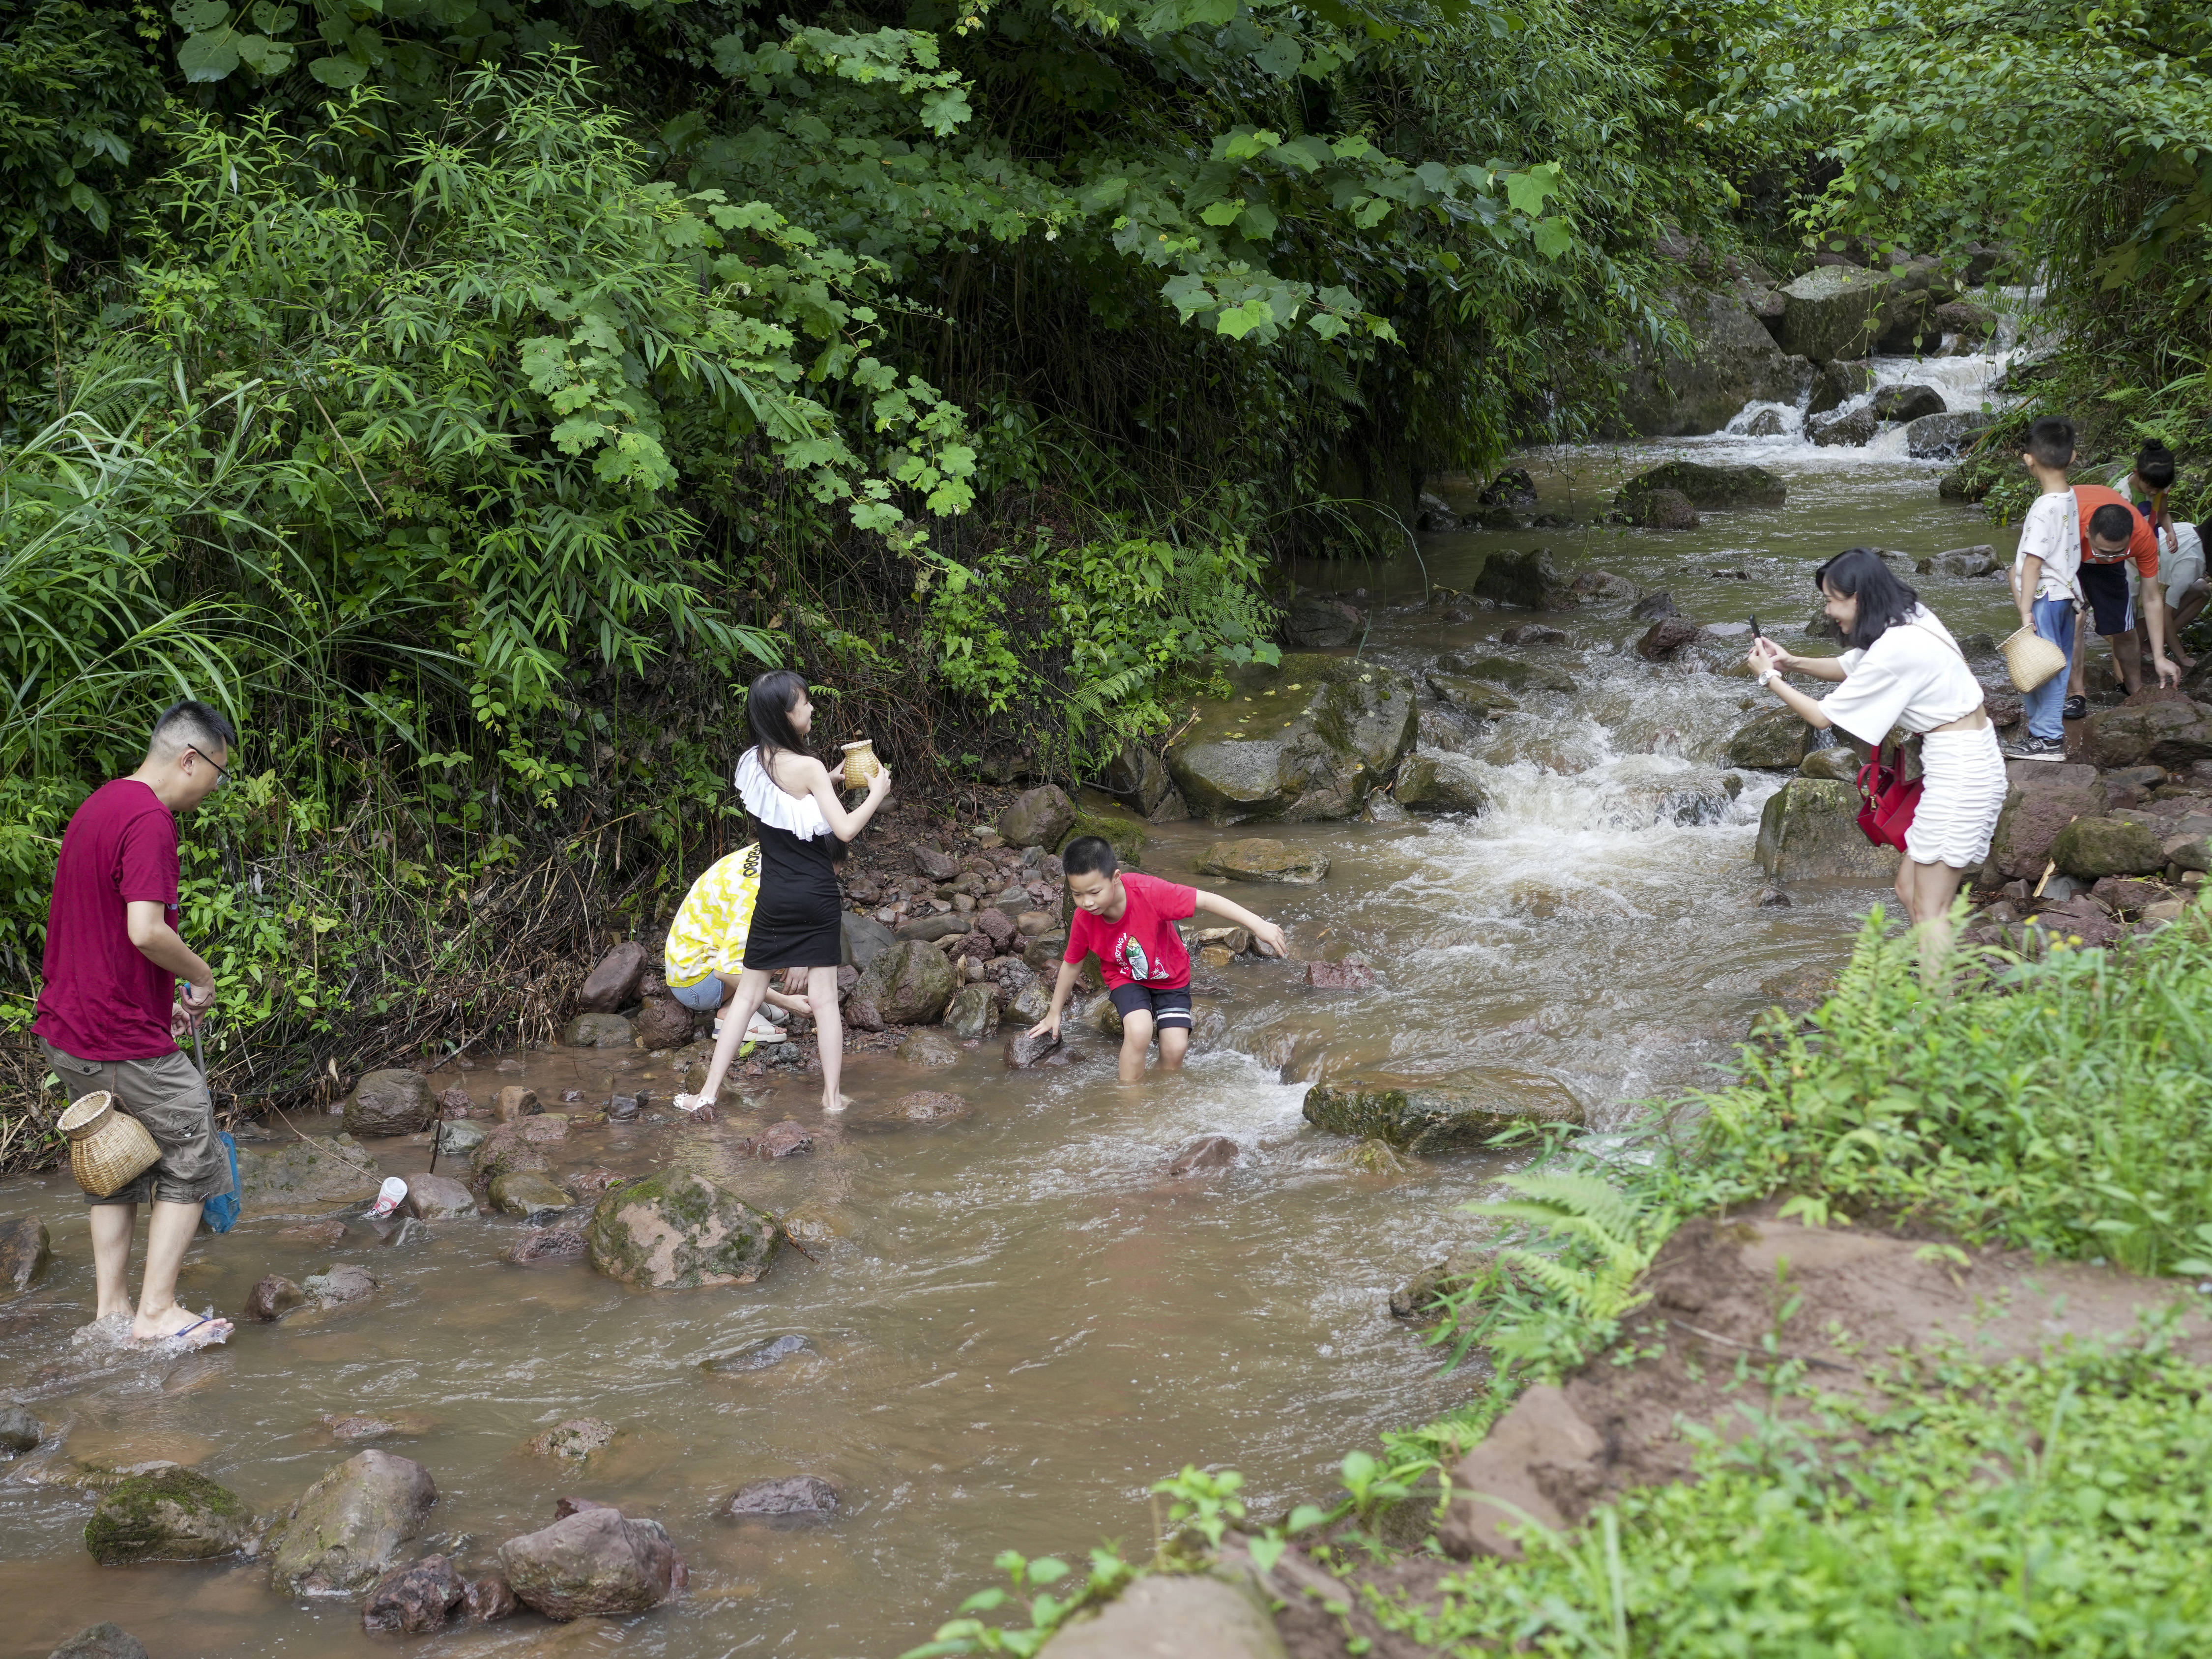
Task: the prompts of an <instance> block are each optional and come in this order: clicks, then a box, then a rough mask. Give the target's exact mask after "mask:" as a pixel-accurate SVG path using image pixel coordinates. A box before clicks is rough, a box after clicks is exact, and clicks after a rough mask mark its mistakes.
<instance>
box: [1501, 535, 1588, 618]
mask: <svg viewBox="0 0 2212 1659" xmlns="http://www.w3.org/2000/svg"><path fill="white" fill-rule="evenodd" d="M1474 596H1475V597H1476V598H1477V599H1488V600H1490V601H1491V602H1492V604H1494V605H1518V606H1520V607H1521V608H1522V609H1523V610H1527V611H1565V610H1567V609H1569V608H1571V607H1572V606H1574V605H1579V604H1581V603H1582V599H1583V594H1582V592H1580V591H1579V590H1578V589H1577V587H1576V586H1575V584H1574V580H1573V579H1572V578H1571V577H1570V576H1569V575H1568V574H1567V573H1566V572H1565V571H1564V570H1561V569H1560V568H1559V565H1558V563H1557V562H1555V561H1554V560H1553V557H1552V550H1551V549H1550V548H1548V547H1532V548H1528V549H1527V550H1523V551H1521V552H1513V551H1510V550H1500V551H1498V552H1496V553H1492V555H1490V556H1489V557H1487V558H1486V559H1485V560H1483V562H1482V568H1481V569H1480V571H1479V572H1477V573H1476V574H1475V578H1474Z"/></svg>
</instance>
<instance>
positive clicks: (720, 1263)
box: [516, 1170, 781, 1600]
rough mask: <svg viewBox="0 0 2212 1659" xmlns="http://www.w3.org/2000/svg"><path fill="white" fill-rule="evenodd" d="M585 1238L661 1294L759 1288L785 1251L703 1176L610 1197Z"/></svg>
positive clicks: (626, 1274) (635, 1281)
mask: <svg viewBox="0 0 2212 1659" xmlns="http://www.w3.org/2000/svg"><path fill="white" fill-rule="evenodd" d="M584 1236H585V1237H586V1240H587V1241H589V1243H590V1245H591V1253H592V1267H594V1268H595V1269H597V1270H598V1271H599V1272H600V1273H605V1275H606V1276H607V1277H608V1278H610V1279H617V1280H619V1281H621V1282H622V1283H623V1284H625V1285H630V1286H631V1287H632V1288H634V1289H636V1290H654V1291H665V1290H690V1289H694V1288H696V1287H699V1286H702V1285H750V1284H752V1283H753V1282H754V1281H756V1280H757V1279H759V1278H760V1276H761V1274H762V1273H765V1272H766V1271H767V1270H768V1267H769V1263H770V1262H771V1261H774V1260H775V1253H776V1250H777V1249H778V1248H779V1246H780V1244H781V1240H780V1238H779V1237H778V1235H777V1231H776V1225H775V1217H774V1216H772V1215H770V1214H769V1212H767V1211H765V1210H761V1209H757V1208H755V1207H754V1206H752V1205H750V1204H748V1203H746V1202H745V1201H744V1200H743V1199H741V1198H739V1197H738V1195H737V1194H735V1193H732V1192H729V1191H727V1190H726V1189H725V1188H720V1187H718V1186H716V1185H715V1184H714V1182H711V1181H708V1179H707V1178H706V1177H705V1176H700V1175H695V1174H693V1173H691V1172H690V1171H688V1170H663V1171H661V1172H660V1173H659V1174H657V1175H651V1176H647V1177H646V1178H645V1179H644V1180H642V1181H640V1182H634V1183H632V1184H630V1185H629V1186H626V1187H621V1188H617V1189H616V1190H614V1191H613V1192H611V1193H609V1194H607V1195H606V1196H605V1198H602V1199H601V1200H599V1206H598V1207H597V1208H596V1209H594V1210H593V1211H592V1219H591V1223H590V1225H588V1226H586V1228H585V1230H584ZM520 1592H521V1586H520V1583H518V1584H517V1585H516V1593H517V1594H520ZM525 1599H526V1600H527V1599H528V1598H527V1597H526V1598H525Z"/></svg>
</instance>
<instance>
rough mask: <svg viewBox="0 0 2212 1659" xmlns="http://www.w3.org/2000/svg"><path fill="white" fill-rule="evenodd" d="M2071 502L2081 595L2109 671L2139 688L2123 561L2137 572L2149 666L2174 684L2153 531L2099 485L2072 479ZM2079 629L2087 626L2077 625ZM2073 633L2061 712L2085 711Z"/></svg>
mask: <svg viewBox="0 0 2212 1659" xmlns="http://www.w3.org/2000/svg"><path fill="white" fill-rule="evenodd" d="M2074 501H2075V507H2076V509H2077V511H2078V512H2079V514H2080V518H2081V572H2080V580H2081V598H2082V599H2083V600H2084V602H2085V603H2086V604H2087V606H2088V609H2089V611H2090V612H2091V614H2092V616H2093V618H2094V626H2095V628H2096V630H2097V632H2098V633H2100V634H2101V635H2104V637H2105V641H2106V644H2108V645H2110V646H2111V647H2112V668H2113V671H2114V672H2115V673H2117V674H2118V676H2119V679H2120V683H2121V684H2123V685H2124V686H2126V687H2127V689H2128V694H2129V695H2130V696H2133V695H2134V694H2135V693H2136V692H2138V691H2140V690H2142V680H2143V676H2142V662H2141V660H2140V658H2141V653H2140V651H2139V650H2138V648H2137V646H2136V635H2135V610H2134V605H2133V604H2132V603H2131V596H2130V593H2129V592H2128V570H2127V568H2128V565H2129V564H2130V562H2132V563H2133V564H2134V565H2135V568H2136V573H2137V574H2139V575H2140V576H2141V577H2142V582H2141V586H2142V594H2143V626H2144V628H2145V629H2146V630H2147V632H2148V635H2149V637H2150V655H2151V665H2152V667H2153V669H2154V671H2155V672H2156V674H2157V676H2158V683H2159V684H2160V685H2179V684H2180V683H2181V670H2180V669H2179V668H2178V667H2176V666H2175V665H2174V664H2173V663H2172V660H2170V659H2168V658H2167V656H2166V590H2165V589H2164V588H2162V587H2160V586H2159V583H2158V535H2157V532H2155V531H2154V530H2153V529H2152V528H2151V527H2150V526H2149V525H2148V523H2147V522H2146V521H2145V520H2144V519H2143V516H2142V514H2141V513H2137V512H2136V510H2135V509H2134V508H2133V507H2130V506H2129V505H2128V502H2127V498H2126V497H2125V496H2124V495H2121V494H2120V493H2119V491H2118V490H2116V489H2106V487H2105V486H2104V485H2102V484H2075V486H2074ZM2083 631H2084V633H2086V632H2087V630H2086V629H2085V630H2083ZM2080 638H2081V635H2076V640H2077V643H2076V645H2075V650H2074V671H2073V676H2072V683H2071V684H2069V685H2068V687H2067V688H2066V689H2067V690H2068V692H2069V694H2070V695H2069V696H2068V697H2067V699H2066V717H2067V718H2068V719H2069V720H2080V719H2081V717H2082V716H2083V715H2084V714H2087V712H2088V700H2087V696H2085V695H2084V690H2085V682H2086V680H2087V672H2088V655H2087V649H2086V647H2084V646H2083V645H2081V643H2079V642H2078V641H2079V640H2080Z"/></svg>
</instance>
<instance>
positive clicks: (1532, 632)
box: [1498, 623, 1567, 645]
mask: <svg viewBox="0 0 2212 1659" xmlns="http://www.w3.org/2000/svg"><path fill="white" fill-rule="evenodd" d="M1498 641H1499V642H1500V643H1501V644H1504V645H1565V643H1566V642H1567V630H1566V629H1564V628H1553V627H1549V626H1547V624H1545V623H1515V624H1514V625H1513V626H1512V627H1510V628H1509V629H1506V630H1505V631H1504V633H1502V634H1500V635H1498Z"/></svg>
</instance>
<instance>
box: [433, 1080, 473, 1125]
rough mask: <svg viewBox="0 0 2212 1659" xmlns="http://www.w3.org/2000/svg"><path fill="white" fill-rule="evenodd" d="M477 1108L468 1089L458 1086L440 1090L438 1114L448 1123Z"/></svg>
mask: <svg viewBox="0 0 2212 1659" xmlns="http://www.w3.org/2000/svg"><path fill="white" fill-rule="evenodd" d="M476 1109H477V1103H476V1102H475V1101H474V1100H473V1099H472V1098H471V1097H470V1095H469V1091H467V1090H466V1089H463V1088H460V1087H458V1086H456V1087H454V1088H451V1089H441V1090H440V1091H438V1115H439V1116H440V1117H441V1118H443V1119H445V1120H446V1121H447V1122H448V1123H451V1122H453V1121H454V1120H455V1119H457V1118H464V1117H466V1116H467V1115H469V1114H470V1113H471V1112H473V1111H474V1110H476Z"/></svg>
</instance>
